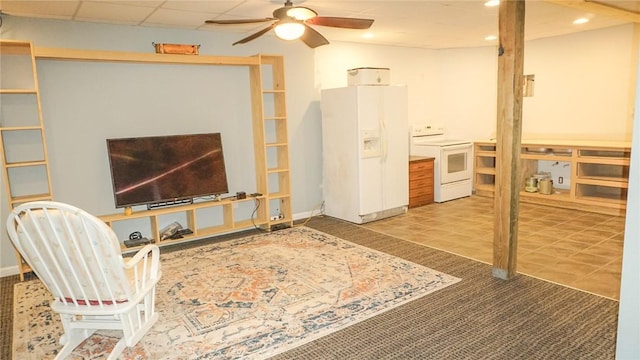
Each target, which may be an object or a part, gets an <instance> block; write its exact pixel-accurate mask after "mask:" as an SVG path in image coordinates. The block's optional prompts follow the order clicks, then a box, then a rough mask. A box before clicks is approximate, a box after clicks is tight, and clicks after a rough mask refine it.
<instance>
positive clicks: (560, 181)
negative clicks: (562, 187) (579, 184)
mask: <svg viewBox="0 0 640 360" xmlns="http://www.w3.org/2000/svg"><path fill="white" fill-rule="evenodd" d="M563 182H564V178H563V177H562V176H560V177H558V184H562V183H563Z"/></svg>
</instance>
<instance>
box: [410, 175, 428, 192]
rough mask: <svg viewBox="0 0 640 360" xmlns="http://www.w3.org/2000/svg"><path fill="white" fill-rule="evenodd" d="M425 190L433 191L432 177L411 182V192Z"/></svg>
mask: <svg viewBox="0 0 640 360" xmlns="http://www.w3.org/2000/svg"><path fill="white" fill-rule="evenodd" d="M424 188H429V189H433V178H432V177H426V178H422V179H415V180H411V181H409V190H413V189H424Z"/></svg>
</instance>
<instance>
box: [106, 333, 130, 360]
mask: <svg viewBox="0 0 640 360" xmlns="http://www.w3.org/2000/svg"><path fill="white" fill-rule="evenodd" d="M125 341H126V340H125V338H122V339H120V340H119V341H118V342H117V343H116V345H115V346H114V347H113V350H111V352H110V353H109V356H107V360H116V359H117V358H118V357H119V356H120V354H122V352H123V351H124V349H125V348H126V347H127V344H126V342H125Z"/></svg>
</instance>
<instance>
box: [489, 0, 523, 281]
mask: <svg viewBox="0 0 640 360" xmlns="http://www.w3.org/2000/svg"><path fill="white" fill-rule="evenodd" d="M524 13H525V4H524V0H507V1H501V2H500V10H499V18H498V28H499V38H500V47H499V49H498V111H497V140H496V152H497V154H496V157H497V161H496V181H495V198H494V214H495V215H494V226H493V233H494V238H493V271H492V273H493V276H495V277H498V278H501V279H505V280H506V279H509V278H511V277H513V276H515V275H516V255H517V248H518V247H517V245H518V204H519V200H520V196H519V192H520V185H521V184H520V183H519V181H518V179H519V177H518V169H519V162H520V143H521V137H522V91H523V62H524V61H523V58H524Z"/></svg>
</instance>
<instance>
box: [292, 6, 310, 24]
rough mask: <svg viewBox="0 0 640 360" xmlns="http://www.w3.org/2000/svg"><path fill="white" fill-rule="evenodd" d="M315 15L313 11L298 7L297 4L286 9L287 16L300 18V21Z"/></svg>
mask: <svg viewBox="0 0 640 360" xmlns="http://www.w3.org/2000/svg"><path fill="white" fill-rule="evenodd" d="M317 15H318V14H316V12H315V11H313V10H311V9H309V8H306V7H299V6H297V7H294V8H291V9H289V10H288V11H287V16H289V17H292V18H294V19H296V20H301V21H304V20H309V19H311V18H312V17H316V16H317Z"/></svg>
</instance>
